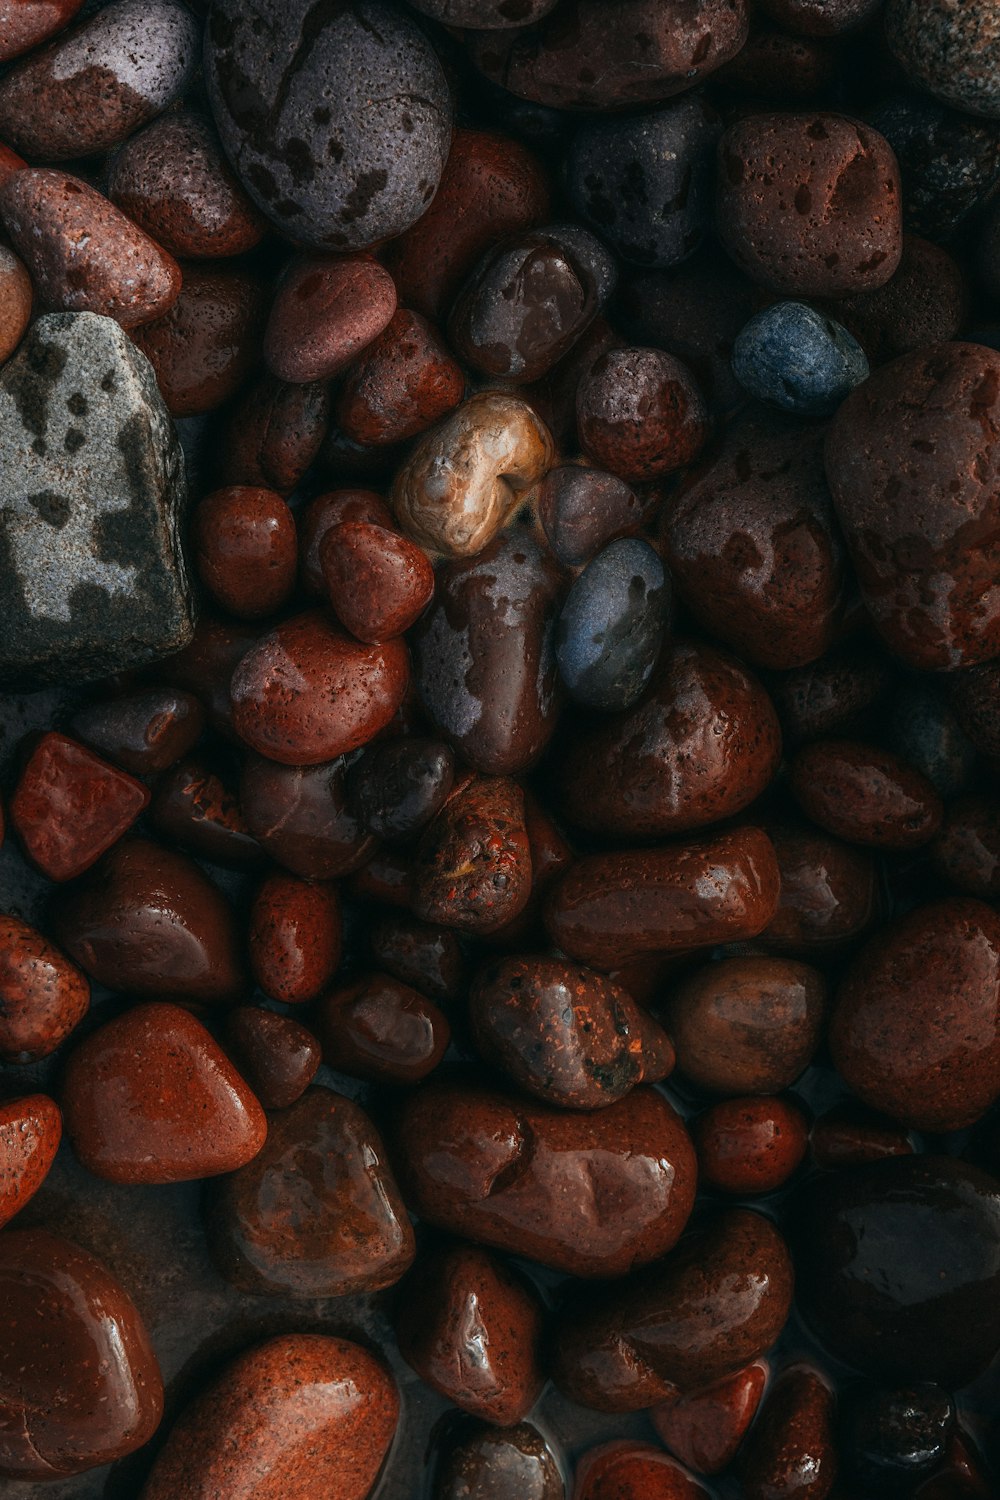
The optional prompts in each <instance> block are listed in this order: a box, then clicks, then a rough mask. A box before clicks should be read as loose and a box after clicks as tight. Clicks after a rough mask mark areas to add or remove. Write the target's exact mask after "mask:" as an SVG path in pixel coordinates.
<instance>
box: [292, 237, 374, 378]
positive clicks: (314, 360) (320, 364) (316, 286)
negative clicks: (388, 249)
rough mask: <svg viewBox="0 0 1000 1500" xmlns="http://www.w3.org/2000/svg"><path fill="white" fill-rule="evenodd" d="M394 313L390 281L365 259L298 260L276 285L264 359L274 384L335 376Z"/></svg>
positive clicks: (368, 259)
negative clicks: (280, 381) (278, 381)
mask: <svg viewBox="0 0 1000 1500" xmlns="http://www.w3.org/2000/svg"><path fill="white" fill-rule="evenodd" d="M395 311H396V288H395V286H394V285H393V282H392V277H391V276H390V275H389V273H388V272H387V271H385V270H383V268H382V267H381V266H380V265H379V263H378V261H376V260H372V259H371V258H370V257H368V256H361V255H357V256H350V255H348V256H344V257H343V258H342V259H339V260H329V259H323V258H319V257H313V256H305V255H303V256H299V257H298V258H297V259H295V260H293V261H292V262H291V263H290V265H289V266H288V268H287V269H286V271H285V274H284V276H283V277H282V279H281V281H280V282H279V284H278V290H277V293H276V295H275V298H274V302H273V303H272V305H271V316H270V318H269V319H268V324H267V331H266V332H265V335H264V359H265V361H266V363H267V366H268V369H269V370H270V371H271V373H272V374H273V375H276V376H277V377H278V379H279V380H287V381H291V382H293V383H295V384H306V383H307V382H308V381H311V380H330V379H332V377H333V376H334V375H339V374H340V373H341V371H342V370H344V369H346V368H347V366H348V365H349V364H351V363H352V361H353V360H354V359H355V358H356V357H357V355H358V354H360V353H361V351H362V350H363V349H365V348H367V346H368V345H369V344H371V343H372V342H373V340H375V339H376V338H378V336H379V334H380V333H382V332H383V330H384V329H385V328H386V327H387V326H388V324H389V322H390V320H391V318H392V315H393V313H394V312H395Z"/></svg>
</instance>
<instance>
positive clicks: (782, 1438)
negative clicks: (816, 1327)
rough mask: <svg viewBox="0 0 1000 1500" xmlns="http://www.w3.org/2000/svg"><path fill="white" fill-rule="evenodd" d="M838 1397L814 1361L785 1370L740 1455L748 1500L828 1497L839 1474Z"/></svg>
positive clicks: (796, 1499) (744, 1492)
mask: <svg viewBox="0 0 1000 1500" xmlns="http://www.w3.org/2000/svg"><path fill="white" fill-rule="evenodd" d="M834 1402H835V1398H834V1394H833V1391H832V1390H831V1389H830V1386H829V1385H828V1384H827V1382H826V1380H825V1379H824V1378H823V1376H822V1375H820V1374H819V1372H818V1371H816V1370H814V1369H811V1368H810V1367H809V1366H808V1365H793V1366H792V1367H791V1368H790V1369H788V1370H785V1371H784V1372H783V1373H782V1374H781V1376H780V1377H779V1378H778V1380H776V1381H775V1383H774V1385H773V1386H772V1387H771V1389H770V1391H768V1393H767V1400H766V1401H765V1402H764V1405H763V1407H762V1409H761V1413H760V1416H759V1417H758V1419H757V1421H756V1422H755V1424H754V1427H753V1431H752V1432H751V1433H750V1436H749V1437H748V1438H747V1442H746V1447H745V1448H744V1450H743V1453H742V1456H741V1458H740V1465H739V1473H740V1478H741V1480H742V1483H743V1494H744V1496H745V1497H746V1500H786V1497H787V1500H826V1497H827V1495H829V1493H830V1491H831V1490H832V1489H833V1484H834V1480H835V1478H836V1475H837V1446H836V1442H835V1434H834Z"/></svg>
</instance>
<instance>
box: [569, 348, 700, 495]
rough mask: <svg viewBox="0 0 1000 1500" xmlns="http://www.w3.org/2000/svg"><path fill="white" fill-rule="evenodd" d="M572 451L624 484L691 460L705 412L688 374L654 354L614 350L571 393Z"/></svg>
mask: <svg viewBox="0 0 1000 1500" xmlns="http://www.w3.org/2000/svg"><path fill="white" fill-rule="evenodd" d="M576 425H577V431H578V433H579V438H580V446H581V448H582V449H583V450H584V452H585V453H586V454H587V456H588V457H589V458H590V459H592V460H593V462H594V463H595V464H597V465H598V467H599V468H602V469H608V470H609V471H610V472H611V473H612V474H617V475H618V477H619V478H620V479H624V480H627V481H628V483H629V484H639V483H641V482H643V481H646V480H651V479H662V478H664V477H665V476H666V475H667V474H673V473H675V472H676V470H678V469H683V468H684V467H685V466H686V465H687V464H690V463H692V462H693V461H694V459H696V458H697V457H698V454H699V453H700V452H701V450H702V448H703V447H704V446H705V442H706V439H707V437H708V411H707V408H706V406H705V401H704V397H703V396H702V393H701V390H700V389H699V387H698V385H697V383H696V381H695V379H694V377H693V375H692V373H691V371H690V370H689V369H688V368H687V366H686V365H683V364H682V363H681V361H680V360H679V359H675V358H674V356H673V355H672V354H667V353H666V352H665V351H664V350H662V349H649V348H629V347H625V348H621V347H618V346H615V347H613V348H610V349H608V350H607V351H606V352H602V353H600V354H598V356H597V358H596V359H595V360H594V361H593V363H592V364H591V365H590V367H589V369H587V370H585V371H584V372H583V373H582V378H581V380H580V382H579V384H578V385H577V387H576Z"/></svg>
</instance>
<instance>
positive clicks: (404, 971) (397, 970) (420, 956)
mask: <svg viewBox="0 0 1000 1500" xmlns="http://www.w3.org/2000/svg"><path fill="white" fill-rule="evenodd" d="M368 943H369V947H370V948H371V953H372V958H373V959H374V961H375V963H376V964H377V965H378V967H379V968H380V969H385V970H386V971H387V972H388V973H390V974H392V975H393V977H394V978H396V979H398V980H400V981H401V982H402V983H403V984H408V985H411V986H412V987H413V988H414V989H418V990H419V991H420V993H421V994H424V995H431V996H433V998H434V999H435V1000H457V999H458V997H459V995H461V993H462V991H463V989H464V988H465V985H466V968H465V958H464V955H463V953H462V948H461V945H460V943H459V941H458V936H457V934H456V933H454V932H453V931H452V930H451V929H450V928H448V927H435V926H433V925H432V924H431V923H430V922H418V921H417V920H416V919H415V918H413V917H404V916H399V915H393V916H391V917H382V918H380V919H379V920H378V921H377V922H375V923H374V925H373V926H372V929H371V932H370V933H369V935H368Z"/></svg>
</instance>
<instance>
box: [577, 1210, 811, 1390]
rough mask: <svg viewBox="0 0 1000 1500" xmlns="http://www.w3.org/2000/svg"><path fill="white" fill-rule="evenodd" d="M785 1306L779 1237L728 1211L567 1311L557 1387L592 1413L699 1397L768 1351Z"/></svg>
mask: <svg viewBox="0 0 1000 1500" xmlns="http://www.w3.org/2000/svg"><path fill="white" fill-rule="evenodd" d="M791 1301H792V1263H791V1257H790V1255H789V1253H788V1249H787V1247H786V1245H785V1241H784V1240H783V1238H782V1236H781V1235H780V1233H779V1232H778V1230H777V1229H776V1228H775V1226H774V1225H773V1224H772V1223H771V1222H770V1220H768V1219H765V1218H763V1217H761V1215H759V1214H755V1213H751V1212H750V1210H749V1209H730V1210H727V1211H726V1212H724V1213H722V1214H719V1215H718V1216H717V1217H716V1218H714V1219H713V1220H712V1221H711V1223H710V1225H709V1227H708V1228H704V1229H699V1230H697V1231H695V1232H693V1233H692V1234H691V1235H689V1236H688V1237H687V1238H685V1239H684V1240H683V1241H682V1243H681V1244H680V1245H679V1246H678V1247H677V1249H676V1250H675V1251H674V1252H673V1254H671V1255H669V1256H667V1257H666V1258H665V1259H664V1261H663V1262H662V1264H661V1265H658V1266H653V1267H650V1268H649V1269H648V1270H646V1271H644V1272H643V1273H642V1274H641V1275H639V1276H635V1277H633V1278H632V1279H631V1280H630V1281H628V1282H625V1283H623V1284H622V1286H620V1287H612V1288H610V1289H609V1290H608V1291H606V1292H604V1293H603V1294H601V1295H600V1296H598V1297H596V1298H595V1297H594V1296H593V1295H591V1296H590V1297H589V1298H588V1299H587V1301H586V1302H585V1303H581V1304H580V1305H575V1304H574V1305H572V1306H571V1307H570V1308H569V1309H568V1310H567V1312H566V1313H565V1314H564V1316H563V1318H562V1319H561V1321H560V1323H559V1326H558V1329H557V1333H556V1342H555V1350H554V1366H553V1373H554V1376H555V1379H556V1382H557V1384H558V1385H559V1388H560V1389H561V1390H562V1391H563V1392H565V1394H566V1395H568V1396H570V1397H571V1398H572V1399H573V1400H574V1401H578V1402H580V1404H581V1405H584V1406H589V1407H593V1408H595V1409H596V1410H598V1411H636V1410H639V1409H641V1408H643V1407H646V1406H649V1405H650V1404H652V1403H653V1402H656V1401H661V1400H662V1399H663V1397H664V1395H669V1394H671V1388H673V1387H680V1389H681V1390H682V1391H692V1390H693V1391H697V1390H699V1389H700V1388H702V1387H704V1386H706V1385H711V1384H713V1383H714V1382H716V1381H718V1380H720V1379H722V1378H723V1377H724V1376H726V1375H732V1374H735V1372H736V1371H737V1370H741V1369H742V1368H743V1367H744V1366H745V1365H747V1364H749V1363H750V1361H751V1360H754V1359H757V1358H758V1357H759V1356H760V1355H761V1354H763V1353H764V1352H765V1351H766V1350H767V1349H769V1348H770V1347H771V1345H772V1344H773V1343H774V1341H775V1340H776V1339H777V1337H778V1335H779V1334H780V1332H781V1330H782V1328H783V1327H784V1325H785V1319H786V1318H787V1317H788V1313H789V1309H790V1307H791Z"/></svg>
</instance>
